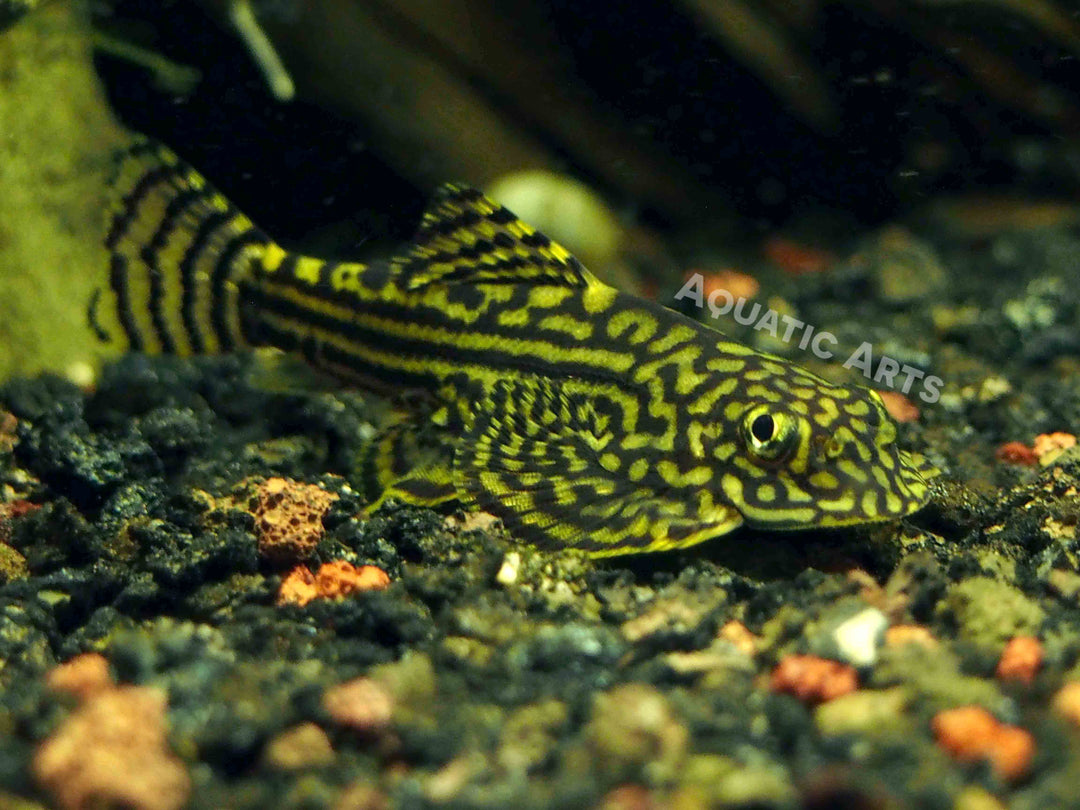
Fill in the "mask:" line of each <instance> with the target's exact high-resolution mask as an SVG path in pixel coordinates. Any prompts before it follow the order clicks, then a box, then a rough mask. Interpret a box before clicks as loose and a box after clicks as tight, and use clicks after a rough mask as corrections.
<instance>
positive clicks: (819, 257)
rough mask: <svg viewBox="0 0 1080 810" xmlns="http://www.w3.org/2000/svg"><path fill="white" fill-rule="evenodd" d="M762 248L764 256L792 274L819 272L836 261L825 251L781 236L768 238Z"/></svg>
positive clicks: (800, 274)
mask: <svg viewBox="0 0 1080 810" xmlns="http://www.w3.org/2000/svg"><path fill="white" fill-rule="evenodd" d="M763 250H764V253H765V258H767V259H768V260H769V261H770V262H772V263H773V264H775V265H776V266H777V267H779V268H780V269H781V270H783V271H784V272H785V273H789V274H790V275H793V276H802V275H808V274H810V273H820V272H822V271H824V270H827V269H828V268H829V266H830V265H832V264H834V263H835V261H836V259H835V257H834V256H833V255H832V254H831V253H828V252H827V251H824V250H819V249H818V248H813V247H810V246H809V245H802V244H799V243H798V242H793V241H792V240H790V239H785V238H784V237H782V236H774V237H771V238H770V239H768V240H767V241H766V242H765V245H764V248H763Z"/></svg>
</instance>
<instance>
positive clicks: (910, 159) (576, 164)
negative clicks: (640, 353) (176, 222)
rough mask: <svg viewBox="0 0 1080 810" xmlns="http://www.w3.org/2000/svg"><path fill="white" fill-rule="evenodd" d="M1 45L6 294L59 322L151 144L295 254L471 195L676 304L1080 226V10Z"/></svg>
mask: <svg viewBox="0 0 1080 810" xmlns="http://www.w3.org/2000/svg"><path fill="white" fill-rule="evenodd" d="M0 24H2V25H3V26H4V30H3V31H0V120H2V121H3V122H4V127H5V129H6V130H7V131H6V132H5V133H4V134H5V136H6V137H5V139H4V140H5V143H4V145H3V146H2V148H3V149H4V150H5V152H4V154H3V155H0V157H3V158H4V159H5V162H6V164H7V165H6V166H2V167H0V183H3V184H4V188H5V191H8V190H9V189H15V188H16V187H17V188H20V189H24V190H23V191H20V192H18V193H15V192H14V191H12V193H11V194H9V195H8V200H7V203H6V204H5V203H3V202H0V214H2V215H4V216H3V217H2V218H0V279H3V278H6V277H10V276H13V275H15V276H19V277H21V278H22V279H23V280H22V281H20V282H16V284H18V283H22V284H25V283H27V281H26V276H27V271H28V270H30V269H32V270H33V275H34V276H35V277H36V279H37V280H36V281H35V282H34V283H35V284H37V285H38V287H37V289H36V292H35V296H34V297H35V299H36V306H38V307H39V308H40V307H42V306H45V305H46V304H45V303H42V302H47V301H52V300H53V299H56V298H59V299H61V300H60V303H58V304H56V307H57V308H56V310H55V313H54V315H53V317H52V318H49V319H47V320H49V321H51V323H52V324H55V322H56V321H57V320H58V319H59V320H63V321H70V320H72V319H75V317H76V315H75V308H74V303H73V302H78V301H80V300H81V299H79V297H78V296H79V295H81V294H82V293H83V292H85V290H83V289H82V288H83V287H85V284H80V279H88V278H89V277H90V276H91V275H92V272H93V271H92V270H90V269H81V268H83V267H87V268H89V267H92V266H93V265H94V262H96V261H98V260H100V258H101V257H100V256H95V253H94V251H95V250H97V248H96V245H95V242H94V239H93V238H91V237H90V236H89V234H92V229H93V228H94V227H100V225H99V224H98V223H97V220H99V219H100V214H101V198H100V195H99V194H98V193H97V192H96V191H95V189H98V188H100V187H102V186H103V184H104V178H105V177H106V175H107V170H108V166H107V164H108V160H107V155H108V153H109V152H110V151H111V149H112V148H115V146H117V145H118V144H121V143H122V142H123V140H124V138H125V133H124V129H123V128H126V129H129V130H138V131H141V132H145V133H147V134H149V135H151V136H153V137H155V138H158V139H160V140H162V141H163V142H165V143H166V144H168V145H170V146H171V147H172V148H174V149H175V150H176V151H178V152H179V153H180V154H181V155H182V156H184V157H185V158H186V159H188V160H189V161H190V162H191V163H193V164H194V165H195V166H197V167H198V168H200V169H201V170H202V171H203V172H204V174H206V175H207V176H208V177H209V178H210V179H211V180H212V181H213V182H214V183H215V184H217V185H218V186H219V187H220V188H221V189H222V190H223V191H224V192H225V193H226V194H227V195H228V196H230V197H231V198H233V199H234V201H235V202H236V203H237V204H238V205H239V207H241V208H242V209H243V210H245V211H246V212H248V213H249V215H250V216H251V217H252V218H253V219H254V220H255V221H256V222H257V223H259V224H260V225H261V226H262V227H263V228H265V229H266V230H267V231H269V232H270V233H271V234H272V235H273V236H275V237H276V238H278V239H279V240H281V241H283V242H284V243H286V244H287V245H290V246H293V247H299V248H302V249H305V250H308V251H309V252H316V253H318V254H320V255H324V256H332V257H335V258H364V257H365V256H370V255H377V254H379V253H380V252H385V251H387V250H392V249H394V247H395V246H396V245H399V244H400V243H401V242H402V241H403V240H406V239H407V238H408V236H409V234H410V233H411V231H412V230H413V228H414V227H415V224H416V222H417V219H418V218H419V216H420V214H421V212H422V210H423V207H424V204H425V201H426V199H427V198H428V197H429V196H430V194H431V193H432V192H433V190H434V189H435V188H437V187H438V185H439V184H441V183H443V182H446V181H458V182H465V183H469V184H472V185H476V186H479V187H482V188H484V189H485V190H487V191H488V192H489V193H492V194H493V195H494V196H496V197H497V198H498V199H500V201H502V202H504V203H505V204H507V205H508V206H510V207H511V208H513V209H514V210H515V211H516V212H517V213H518V214H519V215H520V216H522V217H523V218H524V219H526V220H528V221H530V222H532V223H533V224H535V225H537V226H538V227H540V228H542V229H544V230H547V231H548V232H549V233H550V234H551V235H552V236H553V237H554V238H556V239H557V240H559V241H562V242H564V243H565V244H566V245H567V246H568V247H569V248H570V249H571V250H573V251H574V252H576V253H577V254H578V255H579V256H580V257H581V258H582V259H583V261H584V262H585V263H586V264H587V265H588V266H589V267H590V268H591V269H593V270H594V271H595V272H597V273H598V274H599V275H601V276H602V277H604V278H606V279H607V280H609V281H611V282H612V283H615V284H617V285H619V286H621V287H623V288H626V289H630V290H633V291H635V292H639V293H643V294H647V295H652V296H656V297H658V298H661V299H664V300H666V299H669V298H670V295H671V293H672V292H673V291H674V290H677V289H678V286H679V285H680V284H681V280H682V278H684V277H685V274H686V273H687V272H688V270H689V269H691V268H697V267H705V268H706V269H708V268H727V267H738V268H740V269H742V270H747V271H749V272H750V273H751V274H752V275H754V276H755V277H757V278H760V277H761V273H763V272H764V273H765V274H766V275H767V273H768V272H770V268H772V269H776V268H779V269H780V270H781V271H783V272H788V273H799V272H803V271H806V270H807V269H810V270H814V269H815V268H819V267H822V266H827V265H830V263H832V262H833V261H834V259H836V258H837V257H841V258H842V257H846V256H851V255H855V254H856V253H858V252H859V251H860V250H862V248H864V247H865V239H866V238H867V235H870V237H869V238H871V240H873V239H875V238H876V237H874V236H873V235H874V234H876V233H878V230H879V229H881V228H886V227H889V226H891V225H894V224H895V223H898V222H921V223H926V222H932V223H933V224H934V225H933V227H936V228H940V229H945V230H949V231H950V232H958V231H959V232H962V233H964V234H965V235H966V236H970V237H971V238H976V239H977V238H979V236H980V234H989V233H992V232H995V230H996V229H1000V228H1001V227H1002V225H1003V223H1004V224H1005V225H1009V224H1010V223H1011V224H1015V223H1017V222H1020V223H1032V222H1039V223H1042V222H1062V221H1070V222H1071V221H1073V220H1075V219H1076V209H1075V205H1074V202H1073V201H1074V200H1075V198H1076V193H1077V191H1078V189H1080V148H1078V145H1077V137H1076V136H1077V134H1078V131H1080V74H1078V71H1080V68H1078V63H1077V56H1078V54H1080V10H1078V9H1077V7H1076V6H1075V4H1073V3H1066V2H1064V0H1057V1H1056V2H1055V1H1054V0H635V2H633V3H627V2H614V1H612V0H592V1H591V2H588V3H582V2H571V0H505V1H504V2H498V3H495V2H482V1H481V0H304V1H303V2H302V1H301V0H233V2H226V1H225V0H200V1H199V2H161V0H94V2H89V3H66V2H51V3H50V2H44V3H41V2H33V0H3V2H0ZM116 121H119V122H120V123H121V124H122V127H123V128H119V127H116V126H115V124H114V122H116ZM42 194H46V195H52V197H53V199H51V200H49V201H45V200H43V199H42ZM5 207H7V208H8V210H7V211H4V210H3V209H4V208H5ZM15 223H18V224H17V225H16V224H15ZM889 233H892V234H893V236H894V237H895V230H893V231H889ZM65 240H66V242H70V247H69V248H64V247H63V245H64V244H65V243H66V242H65ZM16 247H18V249H16ZM58 251H59V252H58ZM65 251H66V252H65ZM863 253H865V250H863ZM758 265H761V267H759V266H758ZM907 268H908V269H907V271H905V272H908V273H909V274H913V275H926V274H927V273H930V274H932V273H933V268H932V267H931V269H930V270H927V269H926V268H927V265H926V263H922V264H920V263H918V262H914V263H911V262H909V263H908V265H907ZM52 269H56V270H61V269H62V271H63V273H64V274H65V280H64V281H62V282H56V283H55V284H54V283H53V282H50V281H46V280H44V279H46V278H47V277H48V276H49V275H50V272H51V270H52ZM10 283H11V282H10V280H7V281H4V280H0V300H2V301H4V302H3V303H0V307H6V309H3V310H2V311H0V321H3V322H6V323H7V324H8V325H7V326H6V327H2V326H0V331H3V332H4V333H3V334H0V345H9V346H14V347H15V349H16V351H15V354H16V355H18V356H19V357H21V358H22V359H21V360H20V359H18V358H17V357H15V356H12V357H10V358H9V359H7V360H4V361H3V363H0V373H3V372H4V371H5V370H7V369H10V368H11V367H12V365H13V364H14V365H15V366H19V367H21V368H22V370H25V371H30V370H33V369H34V368H36V367H40V366H46V367H53V368H56V367H58V366H59V367H61V368H67V367H68V366H70V365H71V363H72V362H76V361H75V360H72V358H71V357H70V356H68V355H66V354H64V353H63V352H60V353H57V352H54V351H52V350H51V349H42V350H41V351H40V352H39V353H38V354H35V351H37V349H35V346H37V345H38V344H40V343H41V341H40V340H38V339H37V338H35V339H34V340H37V344H35V343H34V340H31V339H30V336H29V335H28V333H27V329H29V328H30V327H27V326H25V319H24V317H23V316H24V315H25V313H22V312H20V311H19V310H18V309H17V305H16V304H15V303H13V299H14V298H21V299H23V300H25V299H26V297H27V296H26V291H25V289H23V288H18V287H16V288H15V289H14V290H12V288H11V287H10ZM5 285H7V286H6V287H5ZM5 291H10V292H11V294H10V295H8V294H5ZM4 299H6V300H4ZM79 305H80V306H81V303H80V304H79ZM50 306H52V305H51V304H50ZM39 312H40V309H39ZM13 323H20V324H21V325H20V328H19V329H14V328H13V327H12V324H13ZM54 331H55V330H54ZM3 341H8V342H7V343H6V344H4V343H3ZM12 341H13V342H12ZM20 352H21V354H20ZM9 354H11V353H9ZM38 356H40V358H41V360H40V362H39V361H38V360H37V359H33V358H36V357H38ZM79 362H81V361H79ZM69 376H76V377H77V376H78V375H77V374H73V375H72V374H69Z"/></svg>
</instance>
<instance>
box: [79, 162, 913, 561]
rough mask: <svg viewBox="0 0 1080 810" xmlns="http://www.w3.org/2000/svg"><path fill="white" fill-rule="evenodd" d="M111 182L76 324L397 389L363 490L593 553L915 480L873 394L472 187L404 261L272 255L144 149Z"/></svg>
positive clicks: (691, 536) (214, 201)
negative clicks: (694, 314) (748, 340)
mask: <svg viewBox="0 0 1080 810" xmlns="http://www.w3.org/2000/svg"><path fill="white" fill-rule="evenodd" d="M116 187H117V189H118V190H119V191H118V199H117V203H116V206H115V210H114V212H113V219H112V227H111V230H110V233H109V235H108V238H107V246H108V248H109V251H110V256H111V260H110V267H109V271H108V277H107V279H104V280H103V284H102V287H101V289H100V290H99V293H98V294H97V295H95V299H94V301H93V303H92V306H91V324H92V325H93V327H94V329H95V331H96V332H97V334H98V336H99V337H100V338H102V339H105V340H116V341H120V342H121V343H122V344H124V345H126V346H128V347H130V348H132V349H134V350H139V351H146V352H151V353H156V352H164V353H173V354H180V355H189V354H204V353H214V352H222V351H232V350H236V349H245V348H250V347H255V346H273V347H276V348H278V349H281V350H283V351H286V352H294V353H298V354H299V355H301V356H302V357H303V358H304V359H305V360H306V361H307V363H309V364H310V365H311V366H313V367H315V368H316V369H319V370H321V371H324V372H328V373H330V374H331V375H333V376H334V377H336V378H338V379H340V380H341V381H343V382H345V383H349V384H355V385H358V386H361V387H363V388H366V389H370V390H376V391H379V392H383V393H389V394H393V395H408V396H407V399H408V401H409V403H410V407H411V413H410V415H409V416H408V418H404V419H401V420H400V421H397V422H395V423H393V424H391V425H390V426H388V427H387V428H386V429H385V430H384V431H383V432H382V433H381V434H380V435H379V436H378V437H377V438H376V439H375V440H374V441H373V442H372V443H371V445H370V446H369V448H368V451H367V452H366V453H365V455H364V458H363V459H361V462H360V469H361V472H362V476H363V477H364V478H365V479H366V480H367V481H369V482H371V483H372V484H373V485H374V487H376V488H377V489H378V490H379V491H380V492H381V496H380V500H383V499H386V498H390V497H395V498H400V499H402V500H405V501H407V502H410V503H415V504H423V505H435V504H439V503H444V502H447V501H451V500H456V501H459V502H461V503H462V504H464V505H466V506H469V507H473V508H478V509H483V510H485V511H488V512H491V513H493V514H495V515H496V516H498V517H500V518H502V519H503V521H504V523H505V524H506V525H507V527H508V529H510V530H511V531H512V532H514V533H515V534H517V535H518V536H520V537H521V538H522V539H524V540H526V541H529V542H532V543H534V544H536V545H539V546H542V547H548V548H566V547H574V548H582V549H585V550H587V551H588V552H589V553H591V554H593V555H595V556H603V555H609V554H623V553H631V552H643V551H659V550H665V549H673V548H684V547H687V546H690V545H693V544H695V543H699V542H702V541H704V540H707V539H709V538H712V537H716V536H719V535H723V534H726V533H728V532H730V531H732V530H733V529H735V528H737V527H738V526H740V525H742V524H744V523H746V524H750V525H753V526H758V527H765V528H774V529H796V528H809V527H831V526H844V525H850V524H856V523H864V522H870V521H880V520H890V519H896V518H899V517H902V516H904V515H907V514H909V513H911V512H913V511H914V510H916V509H918V508H919V507H920V506H922V505H923V504H924V503H925V501H926V498H927V485H926V482H925V479H924V474H925V473H927V472H928V470H927V469H926V468H925V467H924V466H922V465H921V464H920V462H919V461H918V460H917V459H916V458H915V457H914V456H912V455H910V454H908V453H906V452H904V451H902V450H900V449H898V448H897V446H896V443H895V442H896V435H897V431H896V426H895V424H894V422H893V421H892V419H891V418H890V417H889V416H888V414H887V413H886V411H885V408H884V405H883V403H882V402H881V399H880V397H878V395H877V394H875V393H874V392H872V391H868V390H866V389H861V388H855V387H843V386H835V385H832V384H830V383H828V382H826V381H824V380H822V379H821V378H819V377H817V376H815V375H813V374H811V373H810V372H808V371H806V370H804V369H801V368H799V367H798V366H795V365H793V364H791V363H788V362H786V361H784V360H782V359H780V358H778V357H774V356H771V355H767V354H762V353H760V352H756V351H754V350H752V349H750V348H748V347H746V346H743V345H742V344H739V343H735V342H733V341H731V340H729V339H727V338H725V337H724V336H723V335H722V334H721V333H719V332H717V331H716V330H714V329H712V328H710V327H708V326H705V325H703V324H701V323H698V322H697V321H694V320H692V319H690V318H687V317H685V316H683V315H681V314H679V313H676V312H674V311H672V310H669V309H666V308H664V307H662V306H659V305H658V304H655V303H652V302H650V301H646V300H643V299H640V298H637V297H635V296H632V295H628V294H626V293H622V292H619V291H618V290H615V289H614V288H612V287H609V286H607V285H605V284H603V283H601V282H600V281H599V280H597V279H596V278H595V277H594V276H593V275H592V274H591V273H589V272H588V271H587V270H586V269H585V268H584V267H582V266H581V264H580V263H579V262H578V261H577V260H576V259H574V257H573V256H571V255H570V254H569V253H568V252H567V251H566V250H565V249H563V248H562V247H561V246H559V245H558V244H556V243H554V242H552V241H551V240H550V239H548V238H547V237H546V236H544V235H543V234H541V233H539V232H537V231H536V230H535V229H533V228H531V227H530V226H529V225H527V224H525V223H523V222H521V221H520V220H518V219H517V218H516V217H515V216H514V215H513V214H511V213H510V212H509V211H508V210H507V209H505V208H504V207H502V206H500V205H498V204H497V203H494V202H492V201H491V200H489V199H487V198H486V197H484V196H483V195H482V194H480V193H479V192H477V191H475V190H473V189H469V188H465V187H460V186H447V187H445V188H444V189H443V190H442V191H440V193H439V194H438V196H437V197H436V199H435V201H434V202H433V204H432V206H431V207H430V208H429V209H428V211H427V212H426V213H425V215H424V218H423V221H422V222H421V225H420V228H419V230H418V232H417V234H416V236H415V238H414V240H413V242H412V244H411V245H410V246H409V248H408V250H407V251H406V252H404V253H403V254H402V255H400V256H397V257H393V258H390V259H387V260H385V261H376V262H372V263H369V264H361V263H353V262H334V261H326V260H322V259H317V258H313V257H308V256H301V255H298V254H296V253H292V252H289V251H286V250H284V249H283V248H281V247H279V246H278V245H277V244H276V243H274V242H273V241H272V240H271V239H270V238H269V237H268V236H267V235H266V234H264V233H263V232H262V231H261V230H259V229H258V228H257V227H256V226H255V225H254V224H252V223H251V222H250V220H248V219H247V218H246V217H245V216H244V215H243V214H242V213H241V212H239V211H237V210H236V209H235V208H234V207H233V206H232V205H231V204H230V203H229V202H228V201H227V200H226V199H225V198H223V197H222V196H221V195H220V194H218V193H217V192H215V191H214V190H213V189H212V188H211V187H210V186H209V184H207V183H206V181H205V180H204V179H203V178H202V177H201V176H200V175H199V174H198V173H197V172H195V171H194V170H193V169H192V168H191V167H189V166H188V165H186V164H185V163H184V162H183V161H181V160H180V159H179V158H177V157H176V156H175V155H173V154H172V153H171V152H169V151H168V150H166V149H164V148H163V147H161V146H159V145H156V144H153V143H151V142H139V143H137V144H136V145H135V146H133V147H132V149H131V150H130V151H129V152H128V154H127V155H126V157H125V159H124V160H123V161H122V162H121V164H120V169H119V176H118V179H117V185H116Z"/></svg>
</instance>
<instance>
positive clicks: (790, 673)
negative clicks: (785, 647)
mask: <svg viewBox="0 0 1080 810" xmlns="http://www.w3.org/2000/svg"><path fill="white" fill-rule="evenodd" d="M769 687H770V688H771V689H772V690H773V691H774V692H787V693H788V694H791V695H794V696H795V697H797V698H799V700H802V701H806V702H807V703H821V702H824V701H828V700H832V699H833V698H838V697H840V696H841V695H846V694H848V693H849V692H854V691H855V690H856V689H858V688H859V676H858V675H857V674H856V672H855V669H854V668H853V667H851V666H849V665H847V664H841V663H840V662H838V661H830V660H829V659H828V658H819V657H818V656H816V655H789V656H787V657H785V658H784V659H783V660H782V661H781V662H780V663H779V664H777V665H776V669H774V670H773V673H772V678H771V679H770V682H769Z"/></svg>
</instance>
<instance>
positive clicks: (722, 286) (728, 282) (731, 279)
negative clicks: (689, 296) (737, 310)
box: [702, 270, 761, 301]
mask: <svg viewBox="0 0 1080 810" xmlns="http://www.w3.org/2000/svg"><path fill="white" fill-rule="evenodd" d="M702 278H704V279H705V284H704V286H703V287H702V292H703V293H704V295H705V297H706V298H708V297H709V295H711V294H712V293H713V292H714V291H715V290H726V291H727V292H729V293H731V296H732V297H733V298H734V299H735V300H736V301H737V300H738V299H740V298H753V297H754V296H755V295H757V294H758V292H759V291H760V290H761V285H760V284H758V282H757V279H756V278H754V277H753V276H748V275H747V274H746V273H740V272H739V271H738V270H718V271H716V272H715V273H702Z"/></svg>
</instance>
